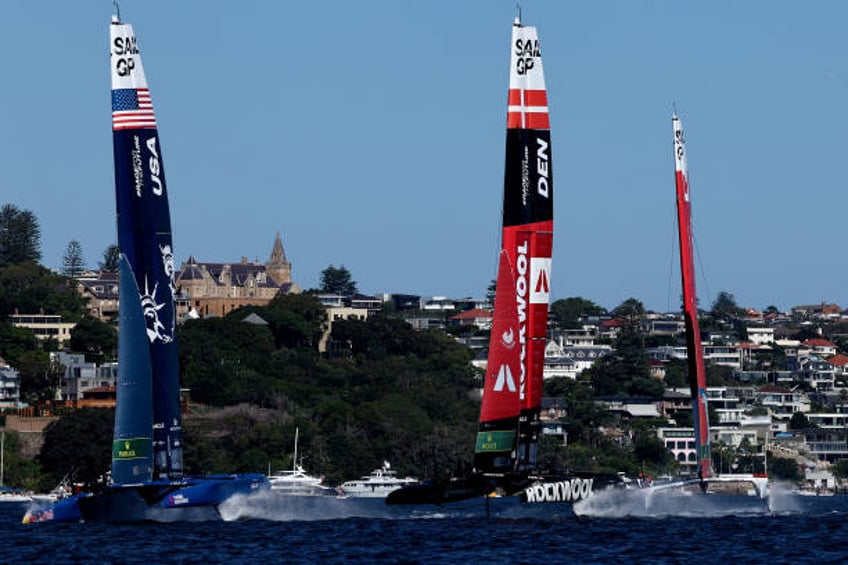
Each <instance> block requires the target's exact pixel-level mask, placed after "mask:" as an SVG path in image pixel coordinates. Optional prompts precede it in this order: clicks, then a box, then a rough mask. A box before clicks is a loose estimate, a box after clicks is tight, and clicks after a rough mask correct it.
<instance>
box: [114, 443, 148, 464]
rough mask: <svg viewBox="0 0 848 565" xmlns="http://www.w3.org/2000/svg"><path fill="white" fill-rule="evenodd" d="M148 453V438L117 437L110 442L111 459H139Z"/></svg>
mask: <svg viewBox="0 0 848 565" xmlns="http://www.w3.org/2000/svg"><path fill="white" fill-rule="evenodd" d="M149 453H150V440H149V439H119V440H115V441H114V442H112V458H113V459H116V460H118V459H139V458H144V457H147V455H148V454H149Z"/></svg>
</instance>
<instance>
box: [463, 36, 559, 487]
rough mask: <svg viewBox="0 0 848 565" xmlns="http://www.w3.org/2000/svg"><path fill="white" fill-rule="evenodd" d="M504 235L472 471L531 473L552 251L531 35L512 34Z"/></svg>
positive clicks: (547, 150) (545, 121)
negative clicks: (474, 469) (473, 469)
mask: <svg viewBox="0 0 848 565" xmlns="http://www.w3.org/2000/svg"><path fill="white" fill-rule="evenodd" d="M510 45H511V57H510V75H509V97H508V107H507V131H506V167H505V172H504V192H503V233H502V240H501V251H500V256H499V267H498V279H497V283H496V298H495V313H494V322H493V328H492V335H491V338H490V344H489V360H488V367H487V369H486V377H485V383H484V389H483V405H482V408H481V412H480V424H479V430H478V434H477V444H476V447H475V456H474V466H475V468H476V469H477V470H478V471H481V472H508V471H531V470H534V469H535V468H536V466H537V461H536V459H537V445H538V436H539V433H540V430H541V423H540V420H539V415H540V411H541V402H542V373H543V369H544V351H545V339H546V333H547V320H548V302H549V296H550V284H551V279H550V275H551V248H552V243H553V169H552V166H551V137H550V122H549V118H548V100H547V92H546V90H545V78H544V73H543V70H542V56H541V51H540V48H539V39H538V35H537V33H536V28H535V27H532V26H524V25H522V24H521V22H520V21H519V20H516V21H515V23H514V25H513V28H512V42H511V44H510Z"/></svg>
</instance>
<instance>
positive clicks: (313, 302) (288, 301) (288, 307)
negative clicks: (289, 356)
mask: <svg viewBox="0 0 848 565" xmlns="http://www.w3.org/2000/svg"><path fill="white" fill-rule="evenodd" d="M257 312H258V313H259V315H260V316H261V317H263V318H264V319H265V320H266V321H267V322H268V324H269V326H270V329H271V333H273V334H274V340H275V342H276V345H277V347H287V348H294V347H306V348H310V349H313V350H315V351H317V350H318V344H319V342H320V341H321V337H322V336H323V335H324V330H325V328H326V324H327V310H326V309H325V308H324V305H323V304H321V302H320V301H319V300H318V299H317V298H316V297H315V296H312V295H310V294H281V295H279V296H277V297H275V298H274V299H273V300H272V301H271V302H269V303H268V306H266V307H265V308H264V309H261V310H257Z"/></svg>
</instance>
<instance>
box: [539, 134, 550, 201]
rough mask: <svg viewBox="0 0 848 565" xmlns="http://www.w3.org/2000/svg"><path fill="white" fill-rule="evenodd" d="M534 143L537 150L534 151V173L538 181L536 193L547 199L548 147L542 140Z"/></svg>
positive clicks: (548, 186) (548, 190) (548, 188)
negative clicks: (537, 176) (536, 145)
mask: <svg viewBox="0 0 848 565" xmlns="http://www.w3.org/2000/svg"><path fill="white" fill-rule="evenodd" d="M536 143H538V144H539V148H538V149H536V171H537V172H538V173H539V180H537V181H536V192H538V193H539V195H541V196H544V197H545V198H549V197H550V194H551V190H550V185H549V182H548V177H550V172H549V171H550V162H551V161H550V158H549V157H548V146H549V145H550V144H549V143H548V142H547V141H545V140H544V139H541V138H539V137H537V138H536Z"/></svg>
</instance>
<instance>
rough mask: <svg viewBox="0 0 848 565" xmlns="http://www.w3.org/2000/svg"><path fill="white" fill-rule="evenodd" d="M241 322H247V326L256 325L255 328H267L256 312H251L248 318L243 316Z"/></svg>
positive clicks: (266, 323)
mask: <svg viewBox="0 0 848 565" xmlns="http://www.w3.org/2000/svg"><path fill="white" fill-rule="evenodd" d="M242 322H247V323H248V324H256V325H257V326H267V325H268V322H266V321H265V320H264V319H263V318H262V316H260V315H259V314H257V313H256V312H251V314H250V315H249V316H245V317H244V319H243V320H242Z"/></svg>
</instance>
